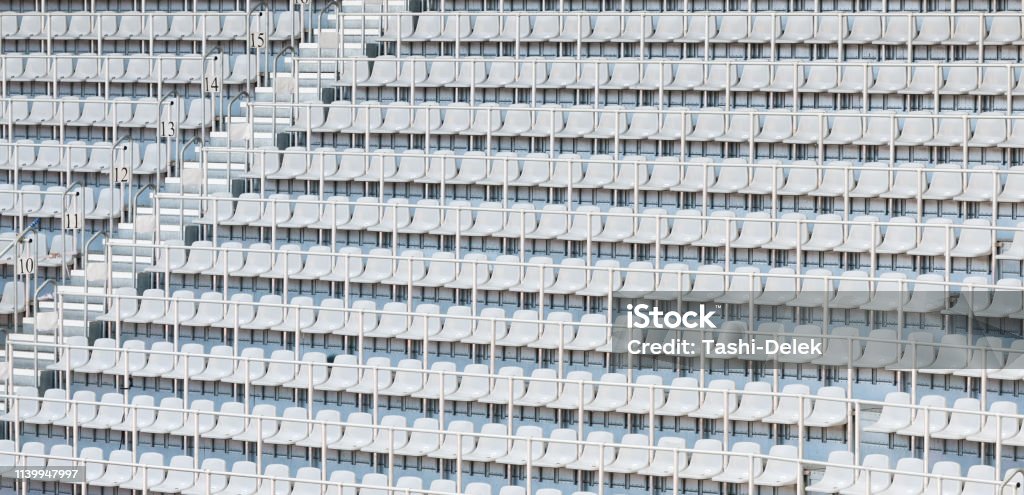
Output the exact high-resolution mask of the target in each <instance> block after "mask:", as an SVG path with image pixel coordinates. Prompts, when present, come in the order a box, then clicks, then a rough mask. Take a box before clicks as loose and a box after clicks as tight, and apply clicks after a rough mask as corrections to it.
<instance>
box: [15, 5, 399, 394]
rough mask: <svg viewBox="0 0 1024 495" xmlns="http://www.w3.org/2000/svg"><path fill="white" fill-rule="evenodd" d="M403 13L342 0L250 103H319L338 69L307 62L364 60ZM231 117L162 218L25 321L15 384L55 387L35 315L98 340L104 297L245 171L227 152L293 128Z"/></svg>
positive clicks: (129, 234) (90, 265)
mask: <svg viewBox="0 0 1024 495" xmlns="http://www.w3.org/2000/svg"><path fill="white" fill-rule="evenodd" d="M405 9H406V3H405V1H402V0H397V1H396V0H365V1H357V2H342V4H341V12H340V18H339V15H338V13H337V12H335V11H334V10H333V9H332V10H331V11H330V13H328V14H326V15H324V16H323V26H322V27H321V28H319V29H313V31H312V33H311V34H312V36H311V37H310V38H311V39H312V40H314V41H313V42H307V43H300V44H299V46H297V47H295V48H296V51H295V52H293V53H291V54H289V56H283V57H281V64H282V65H281V66H279V67H275V70H274V71H271V72H270V73H269V74H268V76H269V77H268V78H267V80H268V81H269V85H266V86H257V87H256V88H255V92H254V94H253V95H251V97H252V99H253V100H254V101H257V102H273V101H278V102H280V103H285V102H291V101H298V102H305V101H308V102H319V101H321V96H322V95H321V90H322V88H324V87H328V86H327V84H326V83H328V82H330V81H333V80H334V79H335V72H336V70H337V67H336V66H335V65H334V64H332V63H331V62H316V61H314V60H304V59H305V58H308V57H339V56H357V55H363V54H364V52H365V46H366V42H367V40H369V39H372V38H373V37H375V36H377V35H379V34H380V30H381V26H382V17H381V15H380V14H381V13H385V12H398V11H403V10H405ZM271 59H273V57H271ZM296 75H297V76H298V77H297V78H296V77H295V76H296ZM275 94H276V95H277V96H276V97H275ZM281 95H285V96H284V97H282V96H281ZM275 98H277V99H276V100H275ZM293 98H294V100H293ZM229 112H230V113H231V115H229V116H226V117H224V119H225V120H224V122H225V124H226V125H225V129H226V130H222V131H214V132H210V133H208V134H207V136H208V139H207V142H206V143H205V145H204V146H197V147H196V151H197V153H196V155H197V156H200V157H201V156H203V155H205V156H206V165H205V166H204V165H203V162H201V161H198V160H193V161H185V162H183V163H180V164H177V166H176V167H174V168H175V169H176V170H177V171H178V175H177V176H175V177H166V178H164V179H162V182H161V185H160V190H159V191H158V192H159V193H161V194H164V195H173V196H176V197H174V198H165V199H161V200H160V209H159V215H157V212H156V210H155V208H154V207H152V206H148V205H147V206H139V207H138V208H137V209H136V210H135V216H134V218H124V219H122V220H121V221H120V222H119V223H117V224H116V226H115V229H114V231H113V232H110V233H109V236H110V237H109V238H108V239H107V240H106V246H105V247H102V248H101V246H102V243H100V242H98V241H97V242H95V243H94V244H93V246H92V250H91V251H92V252H89V253H86V254H85V256H84V258H83V259H82V260H81V261H80V263H79V267H78V268H76V269H74V270H71V271H70V274H69V275H70V276H69V277H68V279H67V280H66V281H65V282H64V283H63V284H61V285H59V286H57V287H56V290H55V291H54V297H53V298H52V299H50V300H44V301H39V302H38V305H37V306H36V307H35V313H34V314H32V315H30V316H28V317H26V318H24V320H23V324H22V325H21V326H20V328H19V331H18V332H17V333H10V334H8V335H7V341H8V342H9V343H10V344H11V349H12V354H11V356H10V359H11V360H12V362H13V366H12V367H10V368H12V369H13V374H12V381H11V382H12V383H13V385H14V386H16V387H21V386H24V387H34V388H39V389H42V388H46V387H48V386H51V384H50V383H48V382H47V381H46V380H45V379H43V377H45V376H46V374H45V373H43V371H44V370H45V369H46V366H47V365H49V364H52V363H54V362H55V361H56V360H57V358H58V356H57V355H56V353H55V352H53V351H52V350H48V349H46V347H47V345H52V344H54V343H56V342H57V339H58V337H57V335H55V334H54V333H37V332H36V331H35V326H36V316H35V315H36V314H40V313H52V312H57V311H58V310H59V311H60V314H61V315H62V317H61V321H62V322H63V326H62V329H61V333H62V334H63V336H65V337H69V336H89V337H90V338H93V337H95V327H96V324H95V321H96V318H97V317H98V316H100V315H102V314H103V313H104V312H105V311H106V310H105V306H104V297H103V296H104V295H105V294H108V293H109V292H110V291H113V290H114V289H117V288H121V287H136V288H138V287H137V284H138V282H139V280H138V279H137V275H136V274H138V273H144V270H145V268H146V267H147V266H151V265H152V264H153V263H154V254H155V250H154V248H155V247H157V246H159V245H160V244H161V242H166V241H168V240H172V239H177V240H181V239H182V237H183V232H184V227H185V226H187V225H190V224H192V223H193V222H194V220H195V219H196V218H198V217H199V216H200V214H201V208H202V204H201V201H200V200H199V197H200V194H201V193H203V192H205V193H216V192H227V191H231V190H232V187H231V186H232V182H233V180H234V179H237V178H238V177H239V176H240V175H241V174H242V173H243V172H245V170H246V163H245V156H244V154H243V153H229V152H227V151H225V149H226V148H229V147H232V148H245V147H261V146H275V145H276V138H275V130H278V129H280V128H283V127H285V126H287V125H291V124H292V121H291V115H290V112H288V111H285V110H283V109H282V110H279V111H277V112H272V111H270V109H267V108H262V109H255V110H252V111H250V106H249V105H248V103H247V102H246V101H244V99H243V100H241V101H240V102H239V104H238V105H237V106H236V107H235V108H233V109H230V110H229ZM147 196H148V195H147ZM140 292H141V290H140ZM90 326H92V327H93V331H92V332H90ZM7 369H8V366H7V365H6V363H0V370H4V371H0V374H3V373H5V372H6V370H7ZM5 389H6V384H5V382H4V381H0V392H6V390H5ZM2 408H3V404H2V403H0V410H2Z"/></svg>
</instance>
